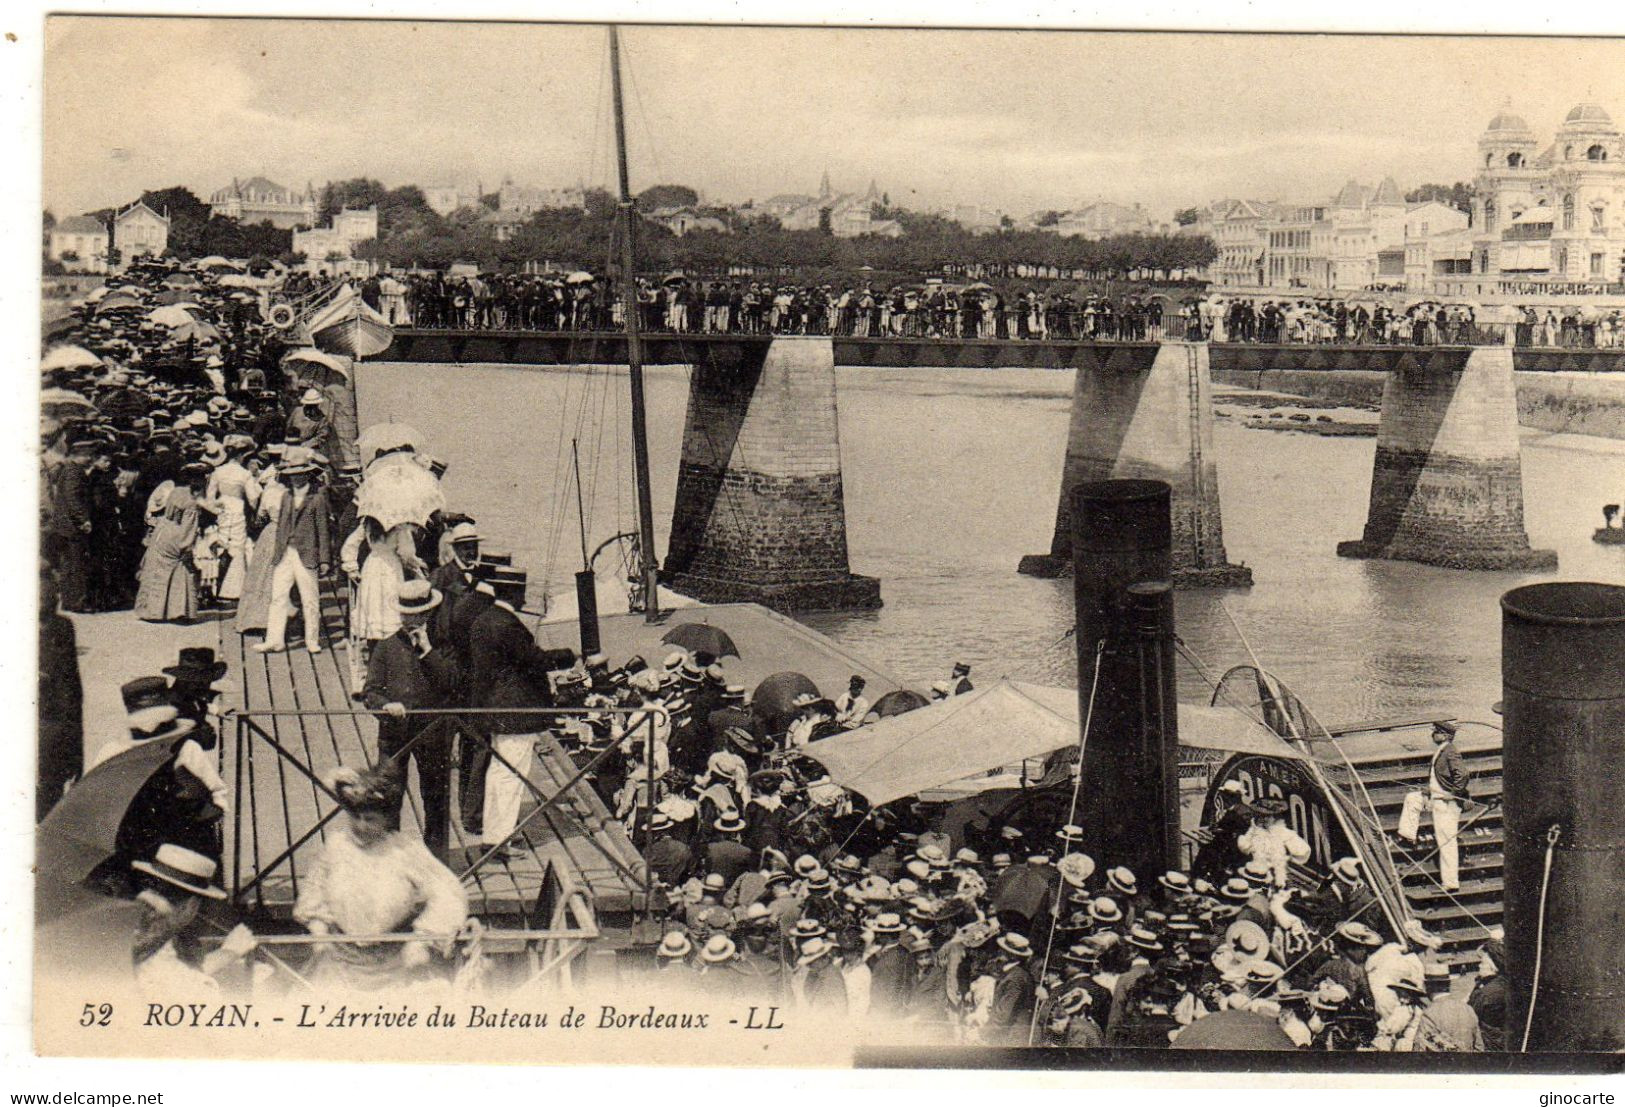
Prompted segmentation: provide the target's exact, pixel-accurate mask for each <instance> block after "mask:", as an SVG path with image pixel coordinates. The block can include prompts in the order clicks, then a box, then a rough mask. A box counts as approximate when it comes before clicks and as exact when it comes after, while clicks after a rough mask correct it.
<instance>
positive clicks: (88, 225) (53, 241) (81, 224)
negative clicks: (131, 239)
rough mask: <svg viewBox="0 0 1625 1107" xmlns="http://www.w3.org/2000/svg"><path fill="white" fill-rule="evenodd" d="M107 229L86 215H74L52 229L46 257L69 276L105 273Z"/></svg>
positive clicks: (98, 221)
mask: <svg viewBox="0 0 1625 1107" xmlns="http://www.w3.org/2000/svg"><path fill="white" fill-rule="evenodd" d="M108 241H109V240H108V234H107V227H106V225H105V224H103V223H102V222H101V221H100V220H97V219H92V218H91V217H90V216H88V215H74V216H70V217H68V218H67V219H64V220H62V221H61V222H60V223H58V224H56V226H54V227H52V228H51V236H50V243H49V245H48V246H47V248H46V253H47V255H48V256H49V257H50V259H51V260H52V261H57V262H61V263H62V267H63V268H64V269H66V270H68V271H69V272H70V273H105V272H107V245H108Z"/></svg>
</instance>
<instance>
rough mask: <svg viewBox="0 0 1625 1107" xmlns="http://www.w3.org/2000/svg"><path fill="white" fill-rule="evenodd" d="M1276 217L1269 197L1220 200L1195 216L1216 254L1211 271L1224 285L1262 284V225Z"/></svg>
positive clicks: (1216, 280) (1244, 286)
mask: <svg viewBox="0 0 1625 1107" xmlns="http://www.w3.org/2000/svg"><path fill="white" fill-rule="evenodd" d="M1275 216H1276V205H1275V204H1274V203H1273V202H1271V201H1268V200H1219V201H1217V202H1216V203H1214V204H1211V205H1209V207H1208V208H1207V210H1206V211H1205V212H1204V213H1201V214H1200V215H1199V217H1198V219H1197V222H1196V224H1194V225H1196V226H1205V227H1206V233H1207V234H1209V235H1210V236H1211V237H1212V239H1213V245H1214V247H1215V248H1216V249H1217V250H1218V252H1219V256H1218V257H1217V258H1216V259H1215V260H1214V263H1213V265H1212V267H1211V268H1210V272H1211V274H1212V276H1213V282H1214V283H1215V284H1218V285H1221V286H1223V287H1227V288H1235V287H1243V288H1255V287H1258V286H1260V285H1262V284H1263V283H1264V268H1265V265H1264V253H1265V245H1266V242H1265V233H1266V232H1265V230H1264V227H1265V224H1266V223H1267V222H1269V221H1270V220H1272V219H1274V218H1275Z"/></svg>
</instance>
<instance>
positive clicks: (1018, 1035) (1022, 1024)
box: [982, 933, 1038, 1046]
mask: <svg viewBox="0 0 1625 1107" xmlns="http://www.w3.org/2000/svg"><path fill="white" fill-rule="evenodd" d="M1032 955H1033V947H1032V943H1031V942H1029V941H1028V940H1027V939H1026V937H1025V936H1024V935H1021V934H1016V933H1008V934H1001V935H1000V936H999V941H998V951H997V953H996V954H995V955H994V957H995V959H994V963H993V969H992V972H993V977H994V980H995V983H994V985H993V1003H992V1005H991V1007H990V1008H989V1010H988V1018H987V1026H986V1027H984V1028H983V1030H982V1035H983V1040H984V1041H985V1042H986V1043H987V1044H988V1045H1006V1046H1021V1045H1026V1044H1027V1035H1028V1030H1029V1029H1030V1026H1031V1023H1032V1018H1033V1008H1034V1006H1035V1005H1036V1004H1037V1002H1038V985H1037V983H1036V982H1035V981H1034V980H1033V976H1032V973H1031V971H1029V970H1028V968H1027V965H1028V962H1030V961H1031V960H1032Z"/></svg>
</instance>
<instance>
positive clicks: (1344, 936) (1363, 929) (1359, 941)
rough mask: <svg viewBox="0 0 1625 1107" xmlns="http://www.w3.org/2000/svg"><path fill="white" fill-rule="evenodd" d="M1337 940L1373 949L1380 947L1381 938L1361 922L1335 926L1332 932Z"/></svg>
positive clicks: (1343, 923)
mask: <svg viewBox="0 0 1625 1107" xmlns="http://www.w3.org/2000/svg"><path fill="white" fill-rule="evenodd" d="M1333 934H1334V936H1335V937H1337V938H1338V939H1339V940H1341V941H1344V942H1347V943H1348V944H1350V945H1354V946H1367V947H1370V948H1372V949H1375V948H1376V947H1377V946H1380V945H1382V938H1381V937H1380V936H1379V935H1378V934H1377V932H1376V931H1375V930H1372V929H1371V928H1370V927H1369V926H1367V925H1366V924H1365V923H1362V922H1352V921H1350V922H1342V923H1338V924H1337V929H1336V930H1335V931H1334V932H1333Z"/></svg>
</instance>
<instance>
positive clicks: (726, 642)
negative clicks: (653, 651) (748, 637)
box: [660, 623, 739, 657]
mask: <svg viewBox="0 0 1625 1107" xmlns="http://www.w3.org/2000/svg"><path fill="white" fill-rule="evenodd" d="M660 640H661V641H662V642H666V643H669V644H670V645H673V646H681V647H683V649H685V650H687V651H689V652H690V653H700V652H701V651H704V652H705V653H709V654H713V655H714V656H716V657H738V656H739V647H738V646H735V645H734V640H733V639H732V638H729V637H728V632H727V631H725V630H723V629H722V628H721V627H714V626H712V625H711V624H710V623H679V624H678V625H677V626H674V627H672V628H671V629H670V630H668V631H667V632H666V633H665V635H664V636H663V637H662V638H661V639H660Z"/></svg>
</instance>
